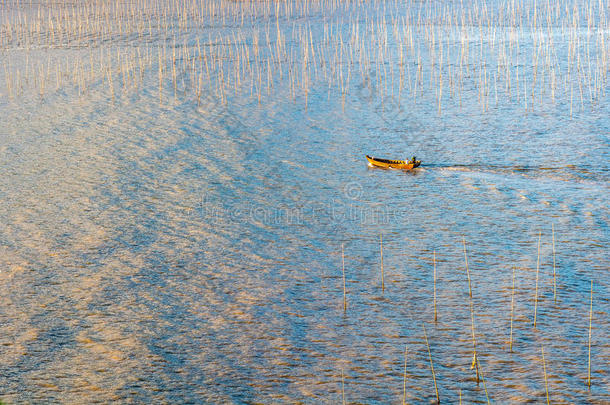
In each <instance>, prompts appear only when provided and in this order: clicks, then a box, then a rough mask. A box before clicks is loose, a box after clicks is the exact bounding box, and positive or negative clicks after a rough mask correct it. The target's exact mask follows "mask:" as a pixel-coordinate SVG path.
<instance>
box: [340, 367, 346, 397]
mask: <svg viewBox="0 0 610 405" xmlns="http://www.w3.org/2000/svg"><path fill="white" fill-rule="evenodd" d="M341 398H342V400H343V401H342V403H343V405H345V378H344V377H343V367H342V368H341Z"/></svg>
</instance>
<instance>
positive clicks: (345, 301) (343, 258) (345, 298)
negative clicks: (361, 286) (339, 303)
mask: <svg viewBox="0 0 610 405" xmlns="http://www.w3.org/2000/svg"><path fill="white" fill-rule="evenodd" d="M341 267H342V270H343V312H345V311H347V295H346V293H345V256H344V255H343V243H342V244H341Z"/></svg>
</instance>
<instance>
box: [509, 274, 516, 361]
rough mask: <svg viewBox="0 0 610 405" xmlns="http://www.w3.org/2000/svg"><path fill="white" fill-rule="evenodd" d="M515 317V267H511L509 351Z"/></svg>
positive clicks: (511, 346) (511, 344)
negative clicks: (511, 289)
mask: <svg viewBox="0 0 610 405" xmlns="http://www.w3.org/2000/svg"><path fill="white" fill-rule="evenodd" d="M514 316H515V266H513V291H512V294H511V297H510V341H509V350H510V351H511V352H512V351H513V318H514Z"/></svg>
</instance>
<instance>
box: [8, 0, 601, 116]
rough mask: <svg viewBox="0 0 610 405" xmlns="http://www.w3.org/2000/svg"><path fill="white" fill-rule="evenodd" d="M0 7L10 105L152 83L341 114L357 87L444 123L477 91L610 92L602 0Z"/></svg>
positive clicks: (537, 100)
mask: <svg viewBox="0 0 610 405" xmlns="http://www.w3.org/2000/svg"><path fill="white" fill-rule="evenodd" d="M2 3H3V6H2V7H0V52H1V53H3V56H4V57H3V58H2V59H3V62H4V63H3V66H2V68H3V70H4V77H3V78H4V86H1V83H0V89H2V91H3V92H5V94H6V95H7V96H8V98H9V99H15V98H17V97H20V96H22V95H24V94H25V93H28V90H29V89H35V91H36V92H37V93H38V94H39V95H40V96H41V97H44V96H45V94H46V93H48V92H49V90H51V91H52V90H53V87H54V88H55V91H58V90H60V89H66V88H72V89H76V90H77V91H78V94H79V96H81V95H83V94H87V92H88V91H90V90H92V89H93V88H101V89H107V91H108V93H109V94H110V96H111V97H112V98H113V99H114V98H115V97H116V96H117V95H130V94H132V93H133V92H134V91H136V92H137V91H138V90H141V89H143V88H146V85H147V84H148V83H155V82H157V84H158V90H159V102H160V103H164V102H167V101H168V100H171V98H172V93H173V98H174V99H177V98H178V97H187V98H191V99H193V100H196V101H197V103H200V101H201V98H202V97H203V96H207V95H212V96H213V97H215V98H216V99H218V100H220V101H221V102H222V103H227V102H228V101H229V99H230V97H231V96H232V95H233V94H235V95H239V96H243V95H248V94H249V95H250V97H252V98H254V99H256V100H258V102H259V103H262V101H263V98H264V97H265V96H270V95H271V94H272V93H273V92H274V91H276V90H278V89H286V90H285V91H287V93H288V96H289V97H290V98H291V99H292V100H294V101H295V102H296V101H297V99H298V100H302V102H304V103H305V105H307V103H308V96H309V93H310V91H311V90H312V88H313V86H316V85H317V86H320V87H318V88H323V87H324V86H327V87H328V96H329V97H331V94H332V95H333V96H335V95H338V96H339V97H340V98H341V101H342V103H343V105H345V101H346V98H347V96H348V95H349V93H350V92H353V91H354V88H355V87H356V86H357V85H359V86H363V87H365V88H368V89H369V91H370V92H371V93H372V94H375V95H376V96H378V97H379V98H380V99H382V100H383V99H385V98H387V97H390V98H391V99H393V100H398V102H400V101H401V100H409V101H412V102H417V100H419V99H421V98H425V99H426V100H427V101H428V102H432V103H434V104H436V107H437V109H438V112H439V114H440V113H442V111H443V105H446V104H449V103H454V104H457V105H460V106H461V105H462V102H463V99H464V98H465V97H468V103H469V105H470V104H472V100H471V98H472V97H473V95H474V97H476V99H477V100H478V102H479V105H481V106H482V108H483V109H485V110H487V109H488V108H489V106H490V104H493V103H494V102H495V103H496V104H497V103H499V102H501V101H502V100H503V99H504V100H509V101H510V102H515V103H518V104H522V105H523V107H524V108H525V109H526V110H529V109H532V108H536V107H537V106H538V105H540V104H541V103H542V102H550V103H556V101H557V99H558V98H560V100H561V101H562V103H564V104H565V101H567V100H568V99H569V104H570V112H572V111H573V109H574V107H575V106H578V105H580V108H581V109H584V107H585V104H587V105H589V104H591V105H593V104H595V103H596V102H597V101H598V100H600V99H603V97H605V95H606V90H607V88H608V86H607V83H608V72H609V71H610V57H609V56H610V47H608V32H610V19H608V18H607V13H608V9H607V7H604V5H603V2H601V1H594V0H590V1H584V2H583V3H582V4H579V3H578V4H577V3H573V2H571V1H568V0H562V1H557V2H544V1H542V2H527V1H522V0H510V1H506V2H497V3H492V4H489V3H488V2H487V1H485V0H480V1H475V2H468V3H467V4H465V3H464V2H455V3H449V4H446V5H441V4H440V3H435V2H416V1H411V0H409V1H407V2H404V1H401V0H387V1H365V0H288V1H282V2H279V1H272V0H261V1H256V2H255V1H240V2H233V1H227V0H206V1H204V0H173V1H165V0H131V1H127V2H116V1H111V0H96V1H92V2H85V1H82V2H71V1H70V2H68V1H59V2H51V3H48V4H42V3H36V4H34V3H33V2H31V1H28V0H4V1H3V2H2ZM50 50H57V51H58V53H55V54H54V53H51V52H49V51H50ZM66 55H69V56H70V57H69V58H66V57H65V56H66ZM0 77H1V75H0ZM100 84H101V86H100ZM96 86H98V87H96ZM332 89H334V91H331V90H332ZM172 90H173V91H172ZM166 93H169V94H166Z"/></svg>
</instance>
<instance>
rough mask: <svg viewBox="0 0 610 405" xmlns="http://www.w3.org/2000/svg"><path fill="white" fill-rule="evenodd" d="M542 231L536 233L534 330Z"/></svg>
mask: <svg viewBox="0 0 610 405" xmlns="http://www.w3.org/2000/svg"><path fill="white" fill-rule="evenodd" d="M541 237H542V231H539V232H538V259H537V260H536V292H535V295H534V328H535V327H536V315H537V313H538V274H539V270H540V238H541Z"/></svg>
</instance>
